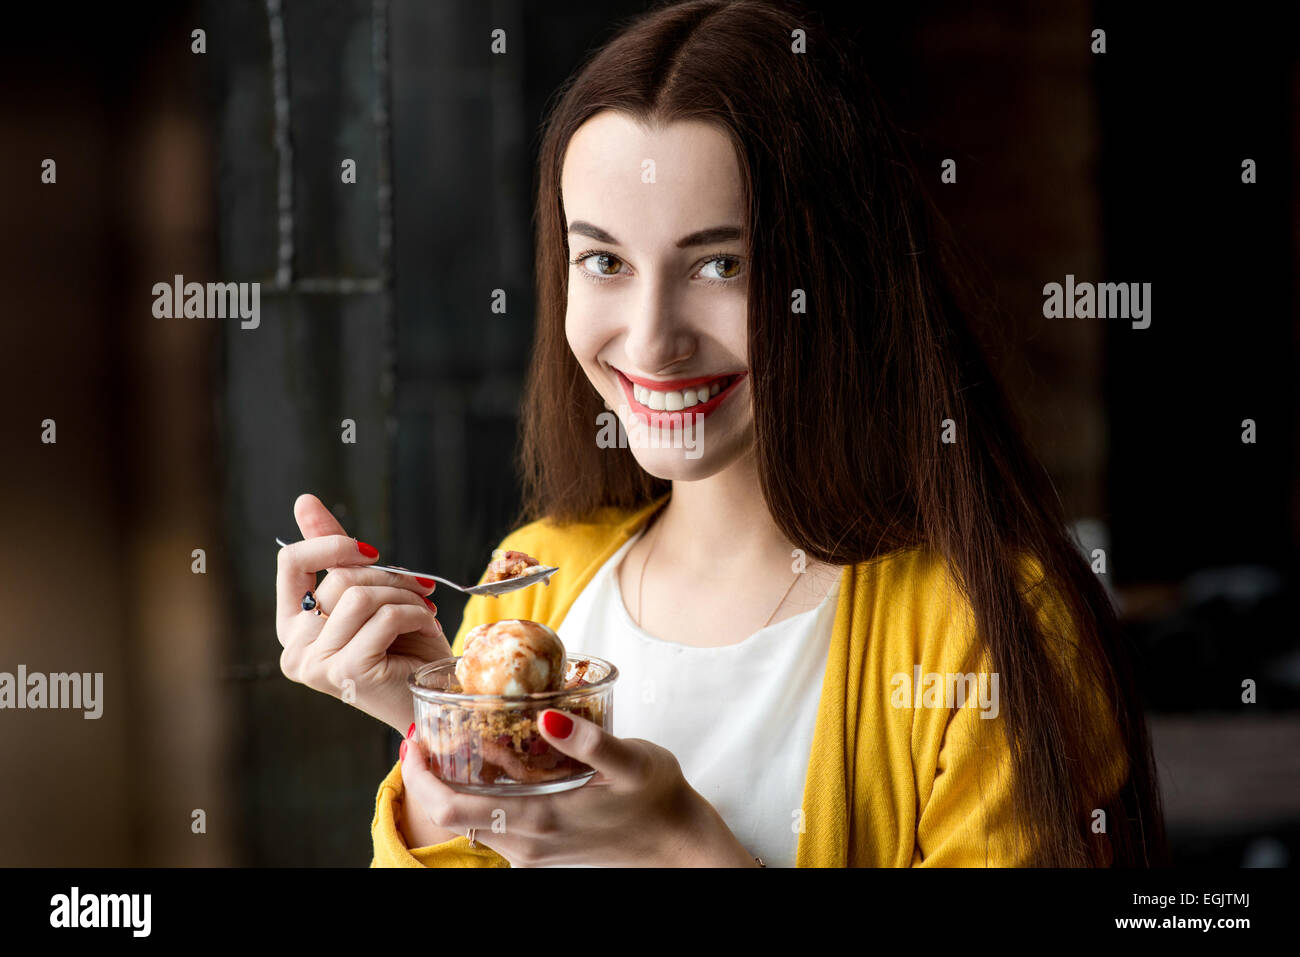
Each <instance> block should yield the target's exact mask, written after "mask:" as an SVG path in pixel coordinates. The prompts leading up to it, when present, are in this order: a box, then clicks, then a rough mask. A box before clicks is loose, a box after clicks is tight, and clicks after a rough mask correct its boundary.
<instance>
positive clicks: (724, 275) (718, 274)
mask: <svg viewBox="0 0 1300 957" xmlns="http://www.w3.org/2000/svg"><path fill="white" fill-rule="evenodd" d="M704 268H705V269H713V275H712V276H708V277H706V278H709V279H735V278H736V276H738V275H740V260H739V259H738V258H736V257H735V256H714V257H713V258H712V259H710V260H709V261H708V262H706V263H705V264H704Z"/></svg>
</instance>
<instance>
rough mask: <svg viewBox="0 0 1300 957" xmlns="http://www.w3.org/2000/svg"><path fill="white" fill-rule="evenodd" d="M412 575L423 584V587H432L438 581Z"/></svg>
mask: <svg viewBox="0 0 1300 957" xmlns="http://www.w3.org/2000/svg"><path fill="white" fill-rule="evenodd" d="M414 577H415V580H416V581H418V582H419V583H420V584H421V585H423V586H424V587H425V588H432V587H433V586H434V585H436V584H438V583H437V582H436V581H434V580H433V579H432V578H421V577H420V576H419V575H416V576H414Z"/></svg>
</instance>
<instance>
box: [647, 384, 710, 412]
mask: <svg viewBox="0 0 1300 957" xmlns="http://www.w3.org/2000/svg"><path fill="white" fill-rule="evenodd" d="M725 384H726V383H725V382H724V381H723V380H718V381H716V382H714V383H712V384H711V385H702V386H697V387H695V388H691V389H679V390H674V391H672V392H658V391H656V390H654V389H648V388H646V387H645V386H643V385H640V384H639V383H636V382H633V383H632V397H633V398H634V399H636V400H637V401H638V402H640V403H641V404H642V405H644V406H646V407H647V408H650V409H654V410H655V411H656V412H678V411H680V410H682V409H689V408H690V407H691V406H693V405H698V404H700V403H701V402H708V401H709V399H710V398H712V397H713V396H715V395H717V394H718V393H719V392H721V391H722V387H723V386H724V385H725Z"/></svg>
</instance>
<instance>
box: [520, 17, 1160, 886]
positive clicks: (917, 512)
mask: <svg viewBox="0 0 1300 957" xmlns="http://www.w3.org/2000/svg"><path fill="white" fill-rule="evenodd" d="M796 28H798V29H802V30H804V31H805V33H806V38H807V40H806V43H807V46H806V49H807V52H806V53H795V52H792V42H793V39H792V31H793V30H795V29H796ZM855 55H856V52H855V51H854V50H852V49H849V48H847V47H846V46H843V45H841V44H840V43H838V42H836V41H835V40H834V39H833V38H832V35H831V33H830V32H828V31H827V29H826V28H825V26H824V25H823V24H822V23H821V22H820V19H819V18H818V17H817V16H816V15H815V14H813V13H811V12H810V11H808V10H805V9H803V8H801V7H798V6H796V5H794V4H793V3H776V2H765V0H732V2H729V0H688V2H682V3H673V4H667V5H661V6H658V7H656V8H654V9H652V10H651V11H649V12H647V13H645V14H642V15H641V16H639V17H637V18H635V19H634V20H632V21H631V22H630V23H628V24H627V25H626V26H625V27H624V29H622V30H621V31H620V32H619V33H618V35H617V36H615V37H614V38H613V39H612V40H610V41H609V42H608V43H607V44H606V45H605V46H603V47H602V48H601V49H600V50H598V51H597V52H596V53H595V55H594V56H593V57H592V58H591V59H590V60H589V61H588V62H587V63H586V64H585V65H584V66H583V67H582V69H581V70H579V71H578V73H577V74H576V75H575V76H574V77H573V78H572V79H571V80H570V82H569V83H568V84H566V86H565V87H564V88H563V89H562V90H561V91H560V93H559V94H558V96H557V98H556V99H555V101H554V103H553V106H552V109H551V112H550V114H549V116H548V118H547V122H546V125H545V129H544V134H543V138H542V142H541V152H540V181H539V189H538V198H537V209H536V219H535V225H536V238H537V284H538V316H537V331H536V339H535V347H534V353H533V357H532V363H531V366H530V369H529V373H528V381H527V386H526V392H525V401H524V403H523V406H522V420H521V430H522V431H521V444H520V450H519V465H520V471H521V477H522V480H523V483H524V504H523V508H522V510H521V513H520V517H519V521H520V522H521V523H522V522H525V521H532V520H535V519H538V518H541V517H544V516H545V517H549V518H551V519H552V520H554V521H557V522H561V523H564V522H570V521H577V520H581V519H583V518H586V517H590V516H591V514H592V513H593V511H594V510H596V509H598V508H601V507H605V506H614V507H618V508H625V509H630V508H635V507H639V506H642V505H645V504H648V503H649V502H650V501H651V500H652V499H653V498H656V497H658V496H660V495H662V494H664V493H665V492H667V491H669V489H670V487H671V486H670V483H668V482H667V481H665V480H662V479H658V478H655V477H654V476H651V475H649V474H648V473H647V472H645V471H644V470H643V469H642V468H641V467H640V466H639V465H638V464H637V462H636V460H635V458H634V457H633V455H632V453H631V452H630V451H629V450H628V449H626V448H610V449H603V448H598V447H597V443H596V441H595V425H594V424H595V423H596V421H597V419H596V417H597V415H598V414H599V413H600V412H601V411H603V401H602V400H601V398H600V396H599V395H598V393H597V392H596V391H595V389H594V388H593V387H592V385H591V384H590V382H589V381H588V380H587V377H586V375H585V373H584V372H583V370H582V368H581V366H580V365H579V364H578V362H577V359H576V358H575V357H574V355H573V354H572V352H571V351H570V349H569V347H568V344H567V341H566V338H565V334H564V316H565V308H566V297H567V283H568V268H567V260H568V258H569V249H568V241H567V223H566V221H565V217H564V209H563V206H562V202H561V196H560V173H561V166H562V163H563V158H564V153H565V150H566V147H567V145H568V143H569V140H570V138H571V137H572V136H573V134H574V132H575V131H576V130H577V129H578V127H579V126H581V125H582V123H583V122H585V121H586V120H587V119H588V118H590V117H591V116H593V115H594V114H596V113H598V112H600V111H602V110H620V111H623V112H624V113H626V114H628V115H629V116H631V117H633V118H635V119H638V120H640V121H641V122H644V123H650V122H670V121H674V120H687V119H690V120H702V121H706V122H710V123H712V124H714V125H715V126H716V127H717V128H718V129H719V130H721V131H722V132H724V133H725V134H726V135H727V136H728V137H729V138H730V140H731V142H732V143H733V145H734V148H735V150H736V155H737V158H738V160H739V164H740V167H741V173H742V178H743V181H744V196H745V205H746V210H745V217H746V222H745V233H746V236H747V239H748V243H749V255H750V262H751V263H752V264H753V268H751V269H750V270H749V277H748V286H747V290H748V314H749V320H748V322H749V333H748V349H749V364H750V373H751V376H750V381H751V388H752V390H753V392H752V394H753V409H754V418H755V440H756V443H757V462H758V471H759V476H760V484H761V489H762V493H763V497H764V499H765V500H766V503H767V507H768V509H769V510H770V511H771V514H772V516H773V518H774V520H775V522H776V524H777V526H778V527H779V528H780V529H781V531H782V532H783V533H784V534H785V535H786V537H787V538H789V540H790V541H791V542H792V543H794V545H796V546H797V547H799V548H802V549H803V550H804V551H805V552H806V553H807V554H808V555H811V556H813V557H815V558H816V559H818V560H819V561H823V562H828V563H831V564H834V565H846V564H854V563H858V562H867V561H871V560H873V559H876V558H878V557H880V556H882V555H884V554H886V553H888V552H890V551H892V550H894V549H898V548H906V547H912V546H926V547H930V548H933V549H935V550H936V551H937V552H938V553H940V554H942V555H943V556H944V557H945V558H946V559H947V561H948V563H949V566H950V567H951V568H952V569H953V570H954V572H955V574H954V578H955V580H956V581H957V584H958V585H959V586H960V587H961V588H962V591H963V594H964V596H965V598H966V599H967V600H968V601H969V603H970V605H971V607H972V609H973V611H974V613H975V616H976V623H977V626H978V628H979V633H980V639H981V641H982V642H983V645H982V648H983V649H984V651H985V652H986V653H987V655H988V656H989V659H990V662H991V667H992V669H993V670H994V671H995V672H997V673H999V674H1000V675H1002V676H1003V678H1004V680H1005V683H1004V686H1003V687H1004V688H1005V689H1006V691H1005V697H1004V704H1005V708H1004V709H1003V713H1004V714H1005V715H1006V716H1007V734H1008V735H1009V736H1010V738H1011V740H1012V741H1013V742H1014V743H1015V746H1014V747H1013V748H1012V750H1013V752H1014V755H1015V757H1014V762H1015V765H1014V768H1015V781H1016V783H1015V787H1016V796H1017V799H1018V800H1017V802H1016V806H1017V807H1018V808H1019V810H1020V812H1021V814H1022V815H1023V824H1024V825H1025V826H1027V828H1028V831H1027V833H1028V834H1029V835H1031V839H1032V842H1033V855H1034V856H1033V860H1034V863H1037V864H1042V865H1049V866H1076V865H1089V864H1106V863H1113V864H1116V865H1124V866H1144V865H1145V866H1150V865H1153V864H1165V863H1167V848H1166V844H1165V834H1164V826H1163V819H1162V815H1161V811H1160V804H1159V794H1158V790H1157V788H1156V782H1155V773H1154V760H1153V758H1152V754H1151V747H1150V741H1149V738H1148V733H1147V728H1146V722H1145V720H1144V717H1143V714H1142V709H1141V704H1140V700H1139V698H1138V694H1137V691H1136V689H1135V683H1134V678H1133V674H1132V668H1131V664H1130V662H1129V656H1128V652H1127V649H1126V648H1125V647H1124V646H1123V643H1122V640H1121V638H1120V632H1119V627H1118V623H1117V620H1116V616H1115V613H1114V610H1113V608H1112V607H1111V604H1110V602H1109V599H1108V598H1107V596H1106V593H1105V591H1104V589H1103V588H1102V587H1101V585H1100V584H1099V583H1098V581H1097V579H1096V576H1095V575H1094V574H1093V573H1092V571H1091V569H1090V567H1089V565H1088V563H1087V562H1086V561H1085V559H1084V558H1083V556H1082V554H1081V552H1080V550H1079V548H1078V546H1077V544H1076V543H1075V542H1074V541H1073V540H1072V539H1071V538H1070V535H1069V533H1068V531H1067V530H1066V525H1065V520H1064V517H1063V514H1062V513H1063V509H1062V506H1061V504H1060V501H1059V499H1058V498H1057V497H1056V494H1055V490H1054V489H1053V487H1052V485H1051V483H1050V480H1049V479H1048V478H1047V476H1046V473H1045V471H1044V469H1043V468H1042V466H1041V465H1040V464H1039V463H1038V462H1037V461H1036V459H1035V457H1034V455H1033V454H1032V453H1031V452H1030V450H1029V448H1028V446H1027V443H1026V442H1025V440H1024V439H1023V438H1022V433H1021V427H1020V424H1019V422H1018V421H1017V419H1016V417H1015V415H1014V413H1013V411H1012V409H1011V408H1010V406H1009V404H1008V402H1007V401H1006V398H1005V396H1004V394H1003V392H1002V390H1001V388H1000V386H999V385H998V384H997V382H996V381H995V379H994V377H993V375H992V373H991V371H990V365H989V362H988V360H987V358H986V357H985V355H984V352H983V349H982V348H981V344H980V341H979V339H978V338H977V336H976V332H975V329H974V327H972V326H971V325H970V324H969V318H970V317H971V316H972V314H973V313H976V312H979V311H980V310H979V307H978V306H976V305H973V303H974V297H973V295H972V294H971V293H970V290H969V289H968V287H967V284H966V282H965V280H963V279H962V278H961V277H962V276H963V274H964V270H963V268H962V267H961V266H959V265H958V259H957V258H956V256H957V245H956V243H955V242H953V241H952V239H951V236H950V232H949V230H948V227H947V225H946V224H945V223H944V221H943V219H942V217H941V216H940V215H939V214H938V212H937V210H936V209H935V208H934V206H933V204H932V202H931V201H930V199H929V197H928V196H927V194H926V193H925V191H924V190H923V189H922V188H921V186H920V185H919V182H918V179H917V174H916V172H915V169H914V167H913V166H912V164H911V162H910V160H909V159H908V158H907V156H906V154H905V151H904V149H903V147H902V145H901V143H900V141H899V137H898V135H897V132H896V130H895V128H894V126H893V123H892V121H891V120H890V118H889V117H888V115H887V114H886V113H885V110H884V107H883V104H882V103H881V101H880V97H879V96H878V95H877V94H876V92H875V90H874V88H873V87H872V86H871V85H870V83H869V81H868V80H867V79H866V78H865V74H864V73H863V72H862V70H861V68H860V66H859V65H858V64H857V63H856V62H855V60H854V57H855ZM795 289H801V290H803V291H804V294H805V296H806V302H807V304H808V305H807V311H806V313H802V314H792V311H791V306H790V304H791V296H792V291H793V290H795ZM808 408H816V409H817V410H818V412H817V414H816V415H815V416H809V415H807V414H806V410H807V409H808ZM801 413H805V414H801ZM945 419H951V420H953V424H954V426H955V428H956V430H957V435H958V440H957V441H956V443H955V444H950V443H944V444H941V443H940V431H941V422H942V421H943V420H945ZM1013 553H1027V554H1029V555H1031V556H1034V557H1035V558H1036V559H1037V561H1038V562H1039V565H1040V567H1041V569H1042V571H1043V573H1044V580H1045V581H1049V582H1050V583H1051V584H1052V585H1053V586H1054V589H1055V594H1058V595H1059V596H1060V599H1061V601H1062V602H1063V604H1064V607H1065V609H1066V617H1067V618H1068V619H1069V620H1071V621H1072V623H1073V625H1074V629H1075V635H1074V637H1073V639H1069V638H1066V637H1064V636H1062V635H1058V634H1055V633H1053V629H1051V628H1048V627H1045V626H1044V624H1043V622H1042V621H1041V620H1040V619H1039V618H1038V617H1037V616H1036V614H1035V613H1034V612H1033V610H1032V609H1031V607H1030V606H1029V605H1028V604H1027V603H1026V600H1025V596H1024V595H1023V594H1022V589H1023V588H1024V584H1025V583H1024V581H1023V580H1021V579H1020V578H1019V577H1018V573H1017V572H1016V570H1015V568H1014V567H1013V565H1014V564H1015V563H1014V562H1013V561H1012V558H1011V556H1012V555H1013ZM1063 641H1071V643H1072V644H1073V643H1077V648H1075V649H1074V652H1075V654H1076V655H1077V657H1076V659H1075V660H1076V661H1077V665H1076V669H1077V670H1076V671H1075V672H1074V673H1069V669H1066V668H1062V667H1060V666H1059V665H1057V664H1054V662H1056V661H1058V660H1059V655H1060V653H1061V652H1060V647H1061V646H1060V644H1059V643H1060V642H1063ZM1080 678H1083V679H1085V680H1091V681H1092V682H1093V683H1094V686H1095V688H1097V689H1098V690H1099V693H1101V694H1102V695H1104V697H1105V700H1106V701H1107V702H1108V703H1109V704H1110V706H1111V708H1113V710H1114V718H1115V721H1116V722H1117V724H1118V727H1119V733H1120V734H1121V735H1122V737H1123V740H1124V745H1125V747H1126V749H1127V755H1128V762H1129V773H1128V776H1127V779H1126V780H1125V782H1124V784H1123V786H1122V787H1121V788H1120V790H1119V792H1118V793H1117V794H1116V793H1112V794H1109V795H1107V794H1104V793H1103V792H1102V788H1103V784H1102V782H1103V781H1104V780H1105V779H1106V774H1107V769H1108V767H1109V766H1110V763H1111V762H1112V761H1113V760H1114V757H1115V755H1114V754H1113V751H1108V745H1106V743H1105V742H1104V741H1103V740H1102V738H1103V736H1102V735H1100V734H1099V733H1098V726H1097V723H1096V721H1095V720H1089V719H1087V718H1086V717H1085V716H1084V715H1083V714H1082V713H1081V712H1082V711H1083V709H1080V708H1078V707H1077V703H1078V700H1079V691H1078V687H1079V686H1078V685H1076V681H1078V680H1079V679H1080ZM1097 807H1100V808H1102V809H1103V810H1105V811H1106V821H1107V828H1106V830H1107V832H1108V833H1106V834H1104V835H1098V834H1093V833H1092V828H1090V827H1089V824H1090V823H1091V820H1092V813H1093V810H1094V808H1097Z"/></svg>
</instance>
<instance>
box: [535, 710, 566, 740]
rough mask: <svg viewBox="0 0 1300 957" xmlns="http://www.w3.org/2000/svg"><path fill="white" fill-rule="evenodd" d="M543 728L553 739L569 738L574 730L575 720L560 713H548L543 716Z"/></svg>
mask: <svg viewBox="0 0 1300 957" xmlns="http://www.w3.org/2000/svg"><path fill="white" fill-rule="evenodd" d="M542 727H543V728H545V729H546V733H547V734H549V735H550V736H551V737H553V738H567V737H568V736H569V732H570V731H572V730H573V719H572V718H570V717H569V716H568V715H563V714H560V712H558V711H547V712H544V713H543V714H542Z"/></svg>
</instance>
